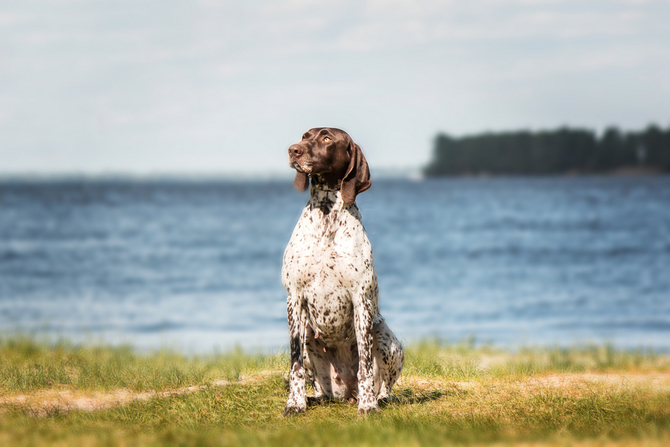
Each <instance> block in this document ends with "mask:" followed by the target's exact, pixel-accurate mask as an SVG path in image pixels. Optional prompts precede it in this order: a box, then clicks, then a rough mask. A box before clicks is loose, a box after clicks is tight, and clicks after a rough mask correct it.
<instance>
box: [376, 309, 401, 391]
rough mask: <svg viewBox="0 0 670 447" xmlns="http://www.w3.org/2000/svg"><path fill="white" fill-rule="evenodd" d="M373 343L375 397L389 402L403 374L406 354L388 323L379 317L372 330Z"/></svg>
mask: <svg viewBox="0 0 670 447" xmlns="http://www.w3.org/2000/svg"><path fill="white" fill-rule="evenodd" d="M372 330H373V336H374V343H373V353H372V356H373V359H374V365H373V371H374V382H375V396H377V400H388V399H389V397H390V395H391V388H393V385H394V384H395V383H396V381H397V380H398V378H399V377H400V373H401V372H402V366H403V363H404V361H405V353H404V351H403V348H402V345H401V344H400V341H398V339H397V338H396V336H395V334H394V333H393V332H392V331H391V329H389V327H388V325H387V324H386V321H384V318H383V317H382V316H381V315H378V316H377V318H376V320H375V324H374V326H373V328H372Z"/></svg>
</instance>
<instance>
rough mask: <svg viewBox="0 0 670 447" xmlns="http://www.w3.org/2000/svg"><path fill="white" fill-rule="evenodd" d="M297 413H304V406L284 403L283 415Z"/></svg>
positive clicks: (294, 414) (295, 414)
mask: <svg viewBox="0 0 670 447" xmlns="http://www.w3.org/2000/svg"><path fill="white" fill-rule="evenodd" d="M299 414H305V407H299V406H297V405H290V404H286V406H285V407H284V417H288V416H297V415H299Z"/></svg>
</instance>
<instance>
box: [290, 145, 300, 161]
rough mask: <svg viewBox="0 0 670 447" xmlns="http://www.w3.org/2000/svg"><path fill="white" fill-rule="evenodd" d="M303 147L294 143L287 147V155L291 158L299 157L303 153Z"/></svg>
mask: <svg viewBox="0 0 670 447" xmlns="http://www.w3.org/2000/svg"><path fill="white" fill-rule="evenodd" d="M303 152H304V151H303V149H302V147H300V145H298V144H294V145H292V146H291V147H289V148H288V156H289V157H293V158H300V157H301V156H302V154H303Z"/></svg>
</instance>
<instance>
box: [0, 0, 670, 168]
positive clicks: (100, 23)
mask: <svg viewBox="0 0 670 447" xmlns="http://www.w3.org/2000/svg"><path fill="white" fill-rule="evenodd" d="M651 122H654V123H657V124H659V125H661V126H663V127H667V126H669V125H670V0H657V1H654V0H648V1H645V0H626V1H623V0H621V1H617V0H595V1H588V0H516V1H512V0H479V1H460V2H457V1H374V0H355V1H348V0H345V1H338V2H325V1H311V0H259V1H253V0H247V1H214V0H201V1H189V2H186V1H183V2H179V1H166V0H160V1H152V0H114V1H109V0H89V1H84V0H82V1H78V0H60V1H58V0H51V1H47V0H32V1H31V0H0V175H7V174H58V175H60V174H89V175H96V174H133V175H145V174H150V175H156V174H244V175H250V174H255V173H259V174H268V173H270V174H275V173H282V172H286V171H287V170H288V169H289V168H288V166H287V162H286V149H287V147H288V146H289V145H290V144H291V143H293V142H295V141H298V140H299V139H300V136H301V135H302V133H303V132H304V131H305V130H307V129H309V128H311V127H317V126H332V127H339V128H342V129H344V130H346V131H348V132H349V133H350V134H351V136H352V137H353V139H354V140H355V141H356V142H358V143H359V144H360V145H361V147H362V148H363V151H364V152H365V154H366V156H367V158H368V161H369V162H370V165H371V168H372V170H373V173H374V171H375V170H376V169H378V170H382V169H392V168H402V169H416V168H418V167H420V166H422V165H424V164H425V163H427V161H428V160H429V158H430V154H431V151H432V140H433V138H434V136H435V135H436V133H437V132H447V133H449V134H452V135H455V136H460V135H465V134H471V133H477V132H481V131H487V130H515V129H520V128H530V129H535V130H537V129H553V128H556V127H558V126H561V125H569V126H580V127H586V128H590V129H594V130H602V129H603V128H604V127H605V126H607V125H618V126H620V127H621V128H623V129H628V130H630V129H641V128H643V127H645V126H646V125H647V124H649V123H651Z"/></svg>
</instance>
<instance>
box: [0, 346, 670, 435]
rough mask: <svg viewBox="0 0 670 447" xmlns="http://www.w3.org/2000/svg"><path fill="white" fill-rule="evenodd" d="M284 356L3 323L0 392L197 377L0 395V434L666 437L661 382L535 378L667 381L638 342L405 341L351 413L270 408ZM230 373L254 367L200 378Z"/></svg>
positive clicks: (668, 369) (277, 404)
mask: <svg viewBox="0 0 670 447" xmlns="http://www.w3.org/2000/svg"><path fill="white" fill-rule="evenodd" d="M287 369H288V358H287V356H286V354H284V353H280V354H276V355H248V354H245V353H243V352H241V351H239V350H237V351H234V352H232V353H226V354H212V355H209V356H201V357H190V356H183V355H180V354H178V353H175V352H170V351H161V352H156V353H146V354H139V353H137V352H135V351H133V350H132V349H130V348H128V347H122V348H112V347H101V346H97V347H96V346H78V345H72V344H68V343H65V342H60V343H55V344H50V343H46V342H40V341H36V340H35V339H33V338H30V337H17V336H13V337H4V338H2V339H0V396H1V397H4V398H11V397H13V396H17V395H20V394H29V395H35V393H37V395H39V393H47V392H50V391H49V390H53V389H59V390H63V389H66V390H70V391H73V392H77V393H83V394H87V393H88V394H91V393H93V394H94V393H96V392H98V393H101V392H105V391H109V390H114V389H118V388H128V389H132V390H135V391H147V390H169V389H174V388H178V387H184V386H190V385H202V386H203V388H201V389H200V390H199V391H195V392H192V393H188V394H175V395H165V396H163V397H155V398H152V399H149V400H145V401H135V402H132V403H129V404H126V405H123V406H117V407H114V408H110V409H106V410H100V411H69V412H66V411H63V410H62V409H58V408H54V409H51V410H49V409H47V411H46V412H43V413H39V414H40V416H35V415H36V414H38V413H36V412H35V411H34V408H31V407H30V405H25V404H16V403H12V404H5V405H0V446H4V445H7V446H46V445H59V446H75V445H76V446H79V445H89V446H108V445H127V446H160V445H183V446H238V445H240V446H241V445H243V446H254V445H309V446H328V445H366V446H376V445H380V446H382V445H383V446H394V445H398V446H414V445H463V444H480V445H489V444H515V443H527V444H542V445H573V444H575V443H579V444H582V445H670V391H669V390H670V388H668V387H667V386H663V387H660V388H659V387H654V386H652V385H653V384H652V383H651V382H650V383H646V382H644V381H642V382H629V381H627V380H614V381H610V382H607V383H606V382H602V383H601V382H597V383H596V382H588V383H586V382H580V383H567V384H566V385H565V386H560V387H557V386H550V385H548V384H547V383H546V382H544V381H543V379H544V378H546V377H548V376H552V377H563V376H566V374H572V375H575V374H576V373H590V374H600V373H607V374H619V375H622V377H623V376H631V377H633V376H638V377H647V376H649V377H657V378H660V379H662V380H666V382H663V384H665V385H670V359H669V358H668V357H666V356H662V355H657V354H654V353H651V352H646V351H636V352H625V351H617V350H615V349H612V348H611V347H608V346H585V347H573V348H569V349H566V348H534V349H530V348H529V349H524V350H521V351H519V352H509V351H505V350H499V349H494V348H492V347H476V346H474V344H473V343H469V342H466V343H461V344H455V345H452V344H445V343H439V342H424V343H419V344H416V345H414V346H411V347H409V348H408V349H407V359H406V366H405V370H404V372H403V376H404V377H405V378H404V379H403V382H402V383H401V384H400V386H398V387H397V388H396V389H395V394H396V396H397V399H396V400H395V401H394V402H393V403H391V404H388V405H386V406H385V407H384V408H383V409H382V410H381V411H380V412H379V413H376V414H371V415H369V416H368V417H365V418H361V417H358V416H357V414H356V407H355V406H354V405H350V404H345V403H337V402H327V403H322V404H316V405H313V406H311V407H309V408H308V410H307V413H306V414H305V415H303V416H300V417H292V418H283V417H282V416H281V414H282V410H283V406H284V403H285V400H286V395H287V388H286V386H287V385H286V380H285V374H284V373H283V372H282V371H284V370H287ZM261 371H275V372H274V373H271V374H264V375H261V374H259V373H260V372H261ZM242 376H244V377H257V379H256V380H248V381H243V382H241V383H235V384H231V385H228V386H212V385H211V383H212V381H213V380H220V379H227V380H236V379H238V378H240V377H242ZM617 377H619V376H617ZM657 385H658V384H657Z"/></svg>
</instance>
